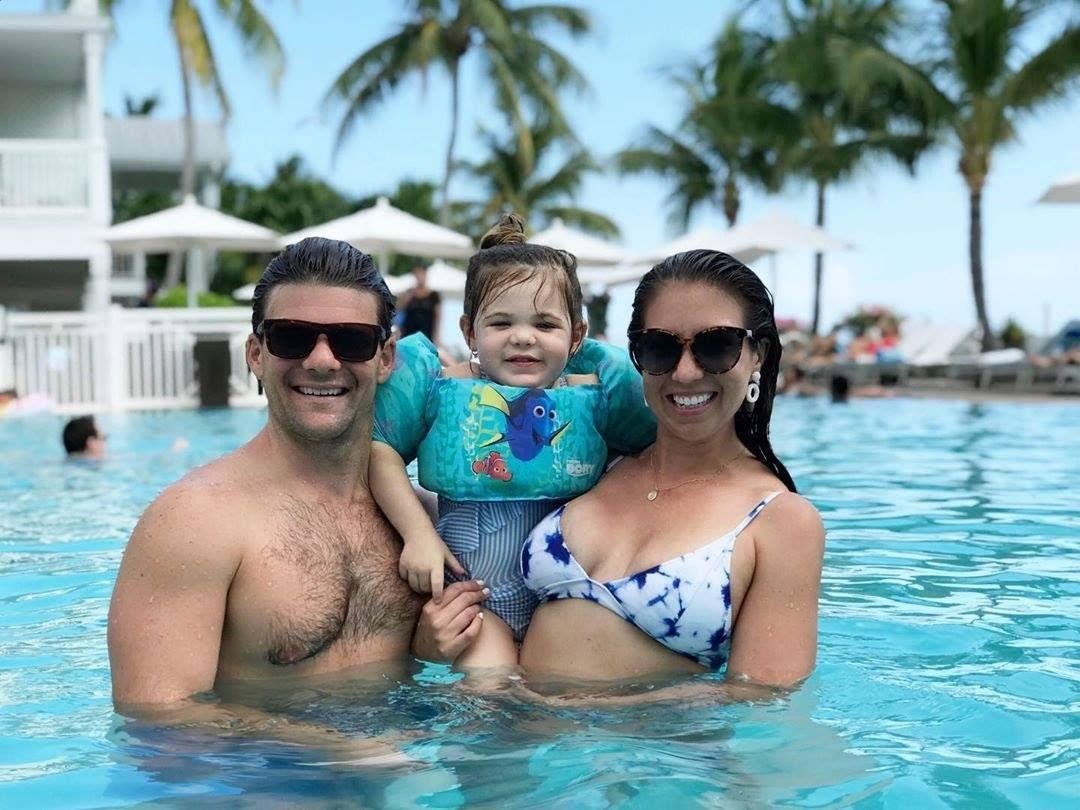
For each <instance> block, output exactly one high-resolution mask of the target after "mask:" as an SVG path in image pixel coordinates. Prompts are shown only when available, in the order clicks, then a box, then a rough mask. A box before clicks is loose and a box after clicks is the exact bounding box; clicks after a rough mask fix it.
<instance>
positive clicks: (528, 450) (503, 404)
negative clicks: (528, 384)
mask: <svg viewBox="0 0 1080 810" xmlns="http://www.w3.org/2000/svg"><path fill="white" fill-rule="evenodd" d="M480 404H481V405H486V406H487V407H489V408H495V409H496V410H498V411H501V412H502V413H503V414H504V415H505V416H506V432H505V433H501V434H499V435H498V436H496V437H495V438H493V439H491V440H490V441H487V442H484V444H483V445H481V446H482V447H487V446H488V445H492V444H497V443H499V442H503V441H505V442H506V443H507V444H509V445H510V453H511V455H512V456H513V457H514V458H516V459H520V460H521V461H532V460H533V459H534V458H536V457H537V456H538V455H539V454H540V451H541V450H543V449H544V448H545V447H547V446H548V445H550V444H551V443H552V442H554V441H555V440H556V439H558V438H559V436H560V435H562V432H563V431H564V430H566V429H567V428H568V427H570V423H569V422H567V423H566V424H565V425H559V424H557V416H558V415H557V414H556V413H555V401H554V400H553V399H552V398H551V397H550V396H548V395H547V393H546V392H545V391H544V390H543V389H542V388H530V389H528V390H527V391H526V392H525V393H523V394H521V395H520V396H518V397H515V398H514V399H511V400H508V399H506V397H504V396H503V395H502V394H500V393H499V392H498V391H496V390H495V389H494V388H491V387H486V388H484V390H483V391H482V392H481V394H480Z"/></svg>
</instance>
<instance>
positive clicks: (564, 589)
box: [416, 250, 824, 686]
mask: <svg viewBox="0 0 1080 810" xmlns="http://www.w3.org/2000/svg"><path fill="white" fill-rule="evenodd" d="M628 337H629V340H630V350H631V356H632V357H633V360H634V363H635V365H636V366H637V367H638V369H639V371H641V372H642V373H643V377H644V388H645V399H646V402H647V403H648V405H649V407H650V408H651V409H652V411H653V413H654V414H655V415H656V418H657V423H658V430H657V439H656V443H655V444H653V445H652V446H651V447H649V448H648V449H646V450H645V451H644V452H643V453H641V454H640V455H639V456H637V457H628V458H625V459H623V460H622V461H621V462H619V463H617V464H615V465H614V466H613V467H612V468H611V469H610V470H609V471H608V472H607V473H606V474H605V475H604V477H603V478H602V479H601V481H600V483H599V484H597V486H596V487H595V488H594V489H593V490H592V491H590V492H588V493H586V494H585V495H582V496H581V497H580V498H577V499H576V500H574V501H572V502H571V503H570V504H568V505H567V506H565V507H563V508H562V509H560V510H556V511H555V512H553V513H552V514H551V515H549V516H548V517H547V518H545V519H544V521H542V522H541V524H540V525H539V526H537V527H536V529H535V530H534V531H533V533H532V534H531V535H530V537H529V539H528V540H527V541H526V544H525V547H524V549H523V551H522V570H523V573H524V574H525V578H526V582H527V584H528V585H529V586H530V588H532V589H533V590H534V592H535V593H536V595H537V596H538V597H539V598H540V600H541V602H542V604H541V606H540V607H539V608H538V609H537V611H536V613H535V614H534V616H533V620H532V624H531V625H530V626H529V628H528V632H527V633H526V636H525V640H524V642H523V644H522V647H521V654H520V663H521V665H522V666H523V667H524V668H525V669H526V671H527V672H528V673H529V674H530V676H539V675H548V676H558V677H572V678H584V679H622V678H630V677H639V676H643V675H663V674H672V673H679V672H687V673H691V672H702V671H707V670H718V669H721V668H723V667H724V666H725V664H726V667H727V673H728V675H729V676H735V675H738V676H740V677H742V678H745V679H749V680H752V681H755V682H758V683H763V684H769V685H775V686H790V685H792V684H795V683H797V682H798V681H800V680H802V679H803V678H805V677H806V676H807V675H808V674H809V673H810V671H811V670H812V669H813V666H814V659H815V656H816V650H817V612H818V589H819V586H820V581H821V560H822V554H823V550H824V531H823V529H822V525H821V521H820V518H819V517H818V514H817V512H816V510H815V509H814V508H813V506H811V505H810V504H809V503H808V502H807V501H806V500H804V499H803V498H801V497H799V496H798V495H796V494H795V484H794V482H793V481H792V480H791V476H790V475H789V474H788V472H787V470H786V469H785V468H784V465H783V464H782V463H781V462H780V461H779V459H777V458H776V455H775V454H774V453H773V450H772V447H771V446H770V444H769V435H768V431H769V418H770V416H771V414H772V402H773V396H774V395H775V392H776V378H777V373H778V370H779V365H780V341H779V336H778V334H777V331H776V323H775V320H774V317H773V307H772V301H771V298H770V296H769V293H768V291H767V290H766V289H765V287H764V285H763V284H762V283H761V281H760V280H759V279H758V278H757V276H755V275H754V274H753V273H752V272H751V271H750V270H749V269H748V268H747V267H746V266H745V265H743V264H742V263H740V262H738V261H737V260H735V259H733V258H732V257H730V256H728V255H726V254H724V253H718V252H715V251H706V250H698V251H689V252H687V253H680V254H678V255H675V256H672V257H670V258H668V259H666V260H665V261H663V262H661V263H660V264H658V265H657V266H656V267H654V268H653V269H652V270H650V271H649V273H648V274H646V276H645V277H644V278H643V279H642V280H641V283H640V284H639V285H638V288H637V291H636V293H635V296H634V305H633V313H632V317H631V320H630V328H629V330H628ZM482 587H483V586H482V584H481V585H478V584H476V583H459V584H457V585H455V586H453V587H452V589H448V590H447V592H446V593H445V594H444V596H443V600H442V604H441V605H436V604H434V603H429V604H428V605H427V606H426V607H425V608H424V612H423V616H422V618H421V623H420V626H419V628H418V631H417V641H416V647H417V651H418V652H419V653H420V654H422V655H433V654H437V655H438V656H439V657H445V656H447V655H448V654H452V653H453V652H454V651H455V650H457V649H460V648H461V647H462V645H468V644H469V643H471V640H472V638H473V637H475V633H477V632H478V625H479V624H480V623H482V615H481V614H480V607H479V602H481V601H482V598H483V591H482Z"/></svg>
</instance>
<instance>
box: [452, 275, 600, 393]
mask: <svg viewBox="0 0 1080 810" xmlns="http://www.w3.org/2000/svg"><path fill="white" fill-rule="evenodd" d="M461 330H462V332H463V333H464V335H465V340H466V341H468V343H469V348H470V349H471V350H472V351H475V352H476V353H477V355H478V359H479V362H480V368H481V369H482V370H483V372H484V374H485V375H487V377H488V378H490V379H491V380H494V381H495V382H497V383H500V384H502V385H516V386H520V387H522V388H550V387H551V386H552V385H553V384H554V383H555V381H556V380H557V379H558V378H559V375H561V374H562V373H563V370H564V369H565V368H566V362H567V360H568V359H569V357H570V353H571V350H572V349H574V348H576V347H577V345H578V344H579V343H580V342H581V339H582V337H584V332H585V325H584V324H579V325H578V327H577V328H576V329H575V328H574V327H573V326H572V325H571V322H570V314H569V313H568V312H567V311H566V300H565V298H564V297H563V295H562V294H561V291H560V290H559V289H558V286H557V285H556V284H552V283H550V281H549V282H548V283H547V284H544V279H543V278H542V277H536V278H533V279H529V280H528V281H525V282H523V283H521V284H517V285H515V286H513V287H511V288H510V289H508V290H503V291H502V292H501V293H499V294H497V295H495V296H493V297H492V298H491V299H490V300H488V301H486V302H485V303H484V305H483V306H482V307H481V308H480V311H479V312H477V313H476V318H475V320H474V321H473V324H472V329H471V330H470V329H469V324H468V323H467V322H466V320H465V318H464V317H462V319H461Z"/></svg>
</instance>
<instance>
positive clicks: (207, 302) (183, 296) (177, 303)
mask: <svg viewBox="0 0 1080 810" xmlns="http://www.w3.org/2000/svg"><path fill="white" fill-rule="evenodd" d="M198 301H199V306H200V307H235V306H236V302H235V301H233V300H232V298H230V297H229V296H227V295H221V294H220V293H215V292H203V293H199V297H198ZM154 306H156V307H173V308H182V307H186V306H187V287H186V286H184V285H183V284H177V285H176V286H175V287H173V288H172V289H170V290H167V291H166V292H164V293H162V294H161V295H159V296H158V297H157V298H156V299H155V300H154Z"/></svg>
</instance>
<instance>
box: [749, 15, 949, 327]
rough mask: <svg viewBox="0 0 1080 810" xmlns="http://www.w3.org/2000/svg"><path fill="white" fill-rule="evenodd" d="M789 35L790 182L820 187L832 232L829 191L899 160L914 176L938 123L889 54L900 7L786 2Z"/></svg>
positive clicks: (783, 52) (780, 57)
mask: <svg viewBox="0 0 1080 810" xmlns="http://www.w3.org/2000/svg"><path fill="white" fill-rule="evenodd" d="M779 6H780V8H779V12H780V14H779V19H780V23H781V30H780V32H779V37H778V39H777V41H776V42H775V44H774V47H773V48H772V51H771V54H770V58H769V70H770V72H771V73H772V75H773V76H774V78H775V79H776V80H777V81H780V82H782V83H783V86H784V89H783V94H784V95H785V96H786V97H787V99H788V102H789V103H790V110H791V112H792V113H793V120H795V121H796V122H797V131H796V132H795V133H793V134H794V135H795V138H794V145H792V146H790V148H788V150H787V152H786V154H785V155H784V157H783V164H784V170H785V172H786V173H788V174H790V175H793V176H796V177H801V178H805V179H807V180H809V181H810V182H811V183H813V186H814V190H815V222H816V224H817V225H818V227H823V226H824V225H825V210H826V193H827V191H828V189H829V187H830V186H833V185H836V184H838V183H842V182H844V181H846V180H849V179H850V178H851V177H853V176H854V175H855V174H856V173H857V172H858V171H859V170H860V169H862V168H863V167H864V166H866V164H868V163H869V162H870V161H872V160H877V159H882V158H891V159H894V160H896V161H899V162H900V163H901V164H902V165H904V166H905V167H907V168H908V170H909V171H913V170H914V165H915V161H916V160H917V159H918V157H919V156H920V155H921V154H922V152H923V151H924V150H925V149H926V148H927V146H928V145H929V143H930V138H929V136H928V135H927V134H926V121H927V118H928V116H929V115H930V105H929V103H928V101H927V98H926V94H925V88H924V82H923V79H922V75H921V74H920V73H919V71H918V69H917V68H916V67H914V66H912V65H909V64H908V63H907V62H905V61H903V60H902V59H901V58H900V57H899V56H897V55H895V54H894V53H892V52H891V51H890V50H889V48H888V47H887V43H888V42H889V41H890V39H891V38H892V37H893V36H894V35H895V34H896V33H897V32H898V31H899V30H900V26H901V22H902V20H901V15H900V6H899V4H898V3H897V2H894V0H803V1H802V3H801V6H802V8H801V11H795V10H793V9H792V8H791V4H790V3H788V2H780V3H779ZM823 275H824V261H823V257H822V254H820V253H818V254H816V255H815V256H814V304H813V315H812V319H811V332H812V333H813V334H817V332H818V327H819V325H820V319H821V282H822V276H823Z"/></svg>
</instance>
